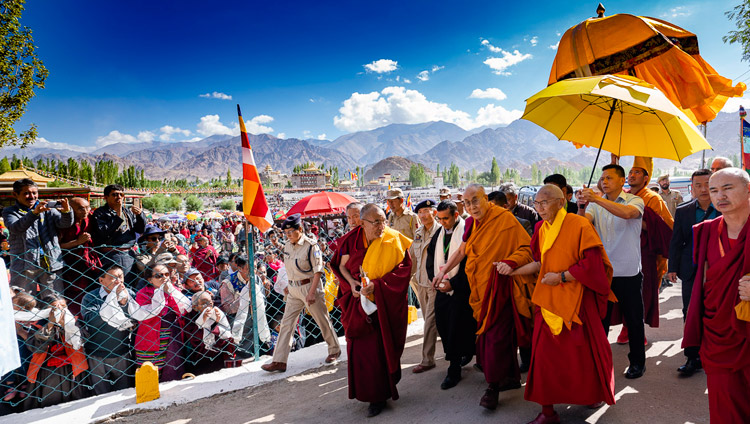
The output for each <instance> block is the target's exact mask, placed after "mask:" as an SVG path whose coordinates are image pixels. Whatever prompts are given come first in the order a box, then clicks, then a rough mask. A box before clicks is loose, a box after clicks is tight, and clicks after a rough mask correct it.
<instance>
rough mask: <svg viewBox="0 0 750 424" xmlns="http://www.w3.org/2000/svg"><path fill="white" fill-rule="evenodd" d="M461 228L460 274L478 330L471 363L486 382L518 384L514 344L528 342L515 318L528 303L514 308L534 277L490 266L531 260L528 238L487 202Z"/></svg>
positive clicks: (509, 217)
mask: <svg viewBox="0 0 750 424" xmlns="http://www.w3.org/2000/svg"><path fill="white" fill-rule="evenodd" d="M466 226H467V227H468V228H467V230H466V233H465V235H464V239H465V241H466V246H465V247H466V276H467V278H468V280H469V287H470V289H471V294H470V296H469V304H470V305H471V308H472V310H473V311H474V318H475V319H476V320H477V327H478V329H477V335H478V338H477V363H479V364H480V365H481V366H482V367H483V370H484V373H485V378H486V379H487V382H488V383H501V382H504V381H506V380H508V379H510V380H515V381H518V380H519V378H520V373H519V371H518V359H517V357H516V349H517V347H518V346H517V342H518V339H519V338H521V339H523V338H524V337H526V338H528V335H526V334H522V332H523V325H522V324H521V320H520V317H519V314H522V315H524V314H525V315H527V316H528V315H530V312H529V308H528V305H526V306H523V305H521V304H520V303H523V302H524V300H523V296H522V293H521V289H526V288H528V287H533V285H534V281H535V277H534V276H519V277H515V279H514V278H511V277H508V276H504V275H499V274H498V273H497V268H496V267H495V265H494V263H495V262H501V261H502V262H505V263H507V264H509V265H510V266H511V267H513V268H517V267H519V266H523V265H526V264H527V263H529V262H531V260H532V259H531V249H530V247H529V243H530V242H531V239H530V238H529V235H528V233H527V232H526V230H524V228H523V226H522V225H521V224H520V223H519V222H518V220H517V219H516V218H515V216H513V214H512V213H510V212H509V211H507V210H506V209H504V208H501V207H499V206H496V205H493V204H491V205H490V208H489V210H488V211H487V214H486V215H485V217H484V218H483V219H482V221H481V222H478V223H477V222H474V220H473V219H471V218H470V219H469V220H467V225H466ZM467 235H468V237H467ZM514 280H516V281H518V283H516V282H515V281H514ZM524 291H525V290H524ZM530 292H531V291H530V290H529V293H530ZM517 302H518V303H519V304H517ZM528 317H529V318H530V316H528Z"/></svg>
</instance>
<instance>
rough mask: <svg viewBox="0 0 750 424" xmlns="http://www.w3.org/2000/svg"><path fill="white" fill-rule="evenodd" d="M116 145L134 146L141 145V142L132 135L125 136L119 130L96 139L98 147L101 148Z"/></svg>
mask: <svg viewBox="0 0 750 424" xmlns="http://www.w3.org/2000/svg"><path fill="white" fill-rule="evenodd" d="M115 143H129V144H132V143H140V140H138V139H137V138H136V137H133V136H132V135H130V134H124V133H121V132H120V131H117V130H113V131H110V132H109V134H107V135H105V136H100V137H97V138H96V145H97V146H99V147H103V146H108V145H110V144H115Z"/></svg>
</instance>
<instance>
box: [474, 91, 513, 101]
mask: <svg viewBox="0 0 750 424" xmlns="http://www.w3.org/2000/svg"><path fill="white" fill-rule="evenodd" d="M507 97H508V96H506V95H505V93H503V91H502V90H500V89H499V88H488V89H486V90H482V89H479V88H477V89H474V91H472V92H471V95H470V96H469V98H470V99H495V100H505V99H506V98H507Z"/></svg>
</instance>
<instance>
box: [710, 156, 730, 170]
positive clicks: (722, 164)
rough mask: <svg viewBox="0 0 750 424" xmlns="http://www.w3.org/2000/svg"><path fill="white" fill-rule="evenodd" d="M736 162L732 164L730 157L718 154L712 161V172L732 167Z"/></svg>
mask: <svg viewBox="0 0 750 424" xmlns="http://www.w3.org/2000/svg"><path fill="white" fill-rule="evenodd" d="M733 166H734V164H732V161H731V160H729V159H728V158H725V157H723V156H716V157H715V158H714V160H713V161H711V172H716V171H719V170H722V169H726V168H731V167H733Z"/></svg>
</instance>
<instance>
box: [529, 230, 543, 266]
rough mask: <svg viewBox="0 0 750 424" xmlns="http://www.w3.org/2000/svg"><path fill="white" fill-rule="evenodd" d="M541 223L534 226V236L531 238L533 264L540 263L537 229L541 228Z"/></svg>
mask: <svg viewBox="0 0 750 424" xmlns="http://www.w3.org/2000/svg"><path fill="white" fill-rule="evenodd" d="M541 224H542V223H541V222H540V223H538V224H537V225H536V229H534V235H533V236H532V237H531V258H532V259H533V260H534V262H541V261H542V249H541V246H539V227H540V226H541Z"/></svg>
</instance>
